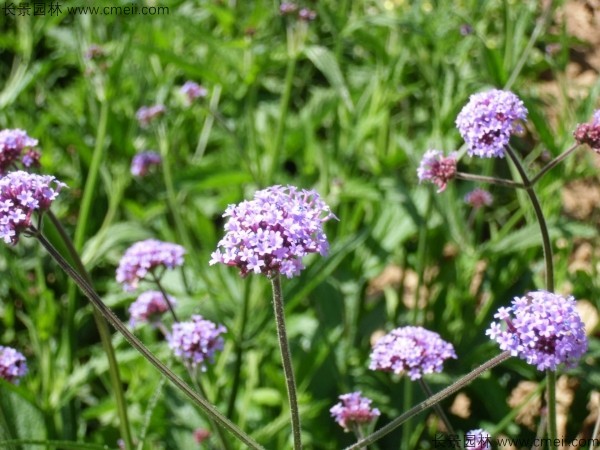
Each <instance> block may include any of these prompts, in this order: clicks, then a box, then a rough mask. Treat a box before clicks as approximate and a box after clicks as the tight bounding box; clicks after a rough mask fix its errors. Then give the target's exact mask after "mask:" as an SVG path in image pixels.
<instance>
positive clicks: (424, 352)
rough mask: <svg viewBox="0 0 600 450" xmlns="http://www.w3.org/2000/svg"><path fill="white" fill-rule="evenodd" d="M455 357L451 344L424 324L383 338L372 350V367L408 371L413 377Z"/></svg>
mask: <svg viewBox="0 0 600 450" xmlns="http://www.w3.org/2000/svg"><path fill="white" fill-rule="evenodd" d="M448 358H455V359H456V353H455V352H454V347H453V346H452V344H450V343H448V342H446V341H444V340H443V339H442V338H441V337H440V335H439V334H437V333H435V332H433V331H429V330H426V329H425V328H422V327H401V328H396V329H395V330H392V331H390V332H389V333H388V334H386V335H385V336H383V337H382V338H380V339H379V340H378V341H377V342H376V343H375V345H374V346H373V351H372V352H371V364H370V365H369V369H371V370H383V371H386V372H394V373H395V374H398V375H403V374H408V376H409V377H410V379H411V380H418V379H419V378H421V377H422V376H423V375H425V374H428V373H433V372H441V371H442V366H443V363H444V361H445V360H446V359H448Z"/></svg>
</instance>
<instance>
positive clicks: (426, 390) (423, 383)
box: [417, 378, 456, 436]
mask: <svg viewBox="0 0 600 450" xmlns="http://www.w3.org/2000/svg"><path fill="white" fill-rule="evenodd" d="M417 382H418V383H419V386H421V389H423V392H424V393H425V395H426V396H427V397H433V392H432V391H431V388H430V387H429V385H428V384H427V382H426V381H425V379H423V378H419V379H418V380H417ZM433 409H434V410H435V413H436V414H437V415H438V417H439V418H440V420H441V421H442V422H443V423H444V426H445V427H446V431H447V433H448V434H450V435H452V436H455V435H456V432H455V431H454V427H453V426H452V424H451V423H450V419H449V418H448V416H447V415H446V413H445V412H444V410H443V409H442V407H441V406H440V404H439V403H436V404H435V405H433Z"/></svg>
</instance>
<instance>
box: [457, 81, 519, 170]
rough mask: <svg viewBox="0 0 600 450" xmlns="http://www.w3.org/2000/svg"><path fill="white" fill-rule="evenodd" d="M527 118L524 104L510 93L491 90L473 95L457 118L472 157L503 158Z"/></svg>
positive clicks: (461, 133)
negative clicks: (509, 143)
mask: <svg viewBox="0 0 600 450" xmlns="http://www.w3.org/2000/svg"><path fill="white" fill-rule="evenodd" d="M526 119H527V109H526V108H525V105H523V102H522V101H521V100H520V99H519V97H517V96H516V95H515V94H513V93H512V92H510V91H501V90H498V89H492V90H490V91H487V92H482V93H480V94H474V95H471V97H470V99H469V102H468V103H467V105H466V106H465V107H464V108H463V109H462V111H461V112H460V113H459V114H458V117H457V118H456V126H457V127H458V131H459V132H460V135H461V136H462V137H463V139H464V140H465V142H466V143H467V147H468V150H467V153H468V154H469V155H470V156H481V157H483V158H493V157H498V158H503V157H504V149H505V147H506V146H507V145H508V141H509V139H510V136H511V134H513V133H515V132H517V133H518V132H521V131H522V127H521V125H520V123H519V121H524V120H526Z"/></svg>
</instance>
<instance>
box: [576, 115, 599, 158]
mask: <svg viewBox="0 0 600 450" xmlns="http://www.w3.org/2000/svg"><path fill="white" fill-rule="evenodd" d="M573 136H574V137H575V140H576V141H577V143H579V144H587V145H589V146H590V147H591V148H592V149H593V150H594V151H595V152H597V153H600V109H599V110H597V111H596V112H595V113H594V117H592V121H591V122H589V123H582V124H579V125H577V128H576V129H575V132H574V133H573Z"/></svg>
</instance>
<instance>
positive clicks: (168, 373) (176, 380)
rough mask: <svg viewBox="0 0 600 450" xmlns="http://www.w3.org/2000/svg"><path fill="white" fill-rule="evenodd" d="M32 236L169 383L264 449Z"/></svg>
mask: <svg viewBox="0 0 600 450" xmlns="http://www.w3.org/2000/svg"><path fill="white" fill-rule="evenodd" d="M31 228H32V229H31V231H32V234H33V235H35V236H36V237H37V239H38V240H39V241H40V243H41V244H42V246H43V247H44V248H45V249H46V251H47V252H48V253H49V254H50V256H52V258H53V259H54V260H55V261H56V262H57V264H58V265H59V266H60V267H61V269H63V270H64V271H65V272H66V273H67V275H69V277H71V278H72V279H73V281H75V283H76V284H77V286H79V288H80V289H81V290H82V291H83V293H84V294H85V296H86V297H87V298H88V299H89V300H90V302H91V303H92V304H93V305H94V307H95V308H97V309H98V310H99V311H100V312H101V314H102V315H103V316H104V317H105V318H106V319H107V320H108V321H109V322H110V324H111V325H112V326H113V327H114V328H115V329H116V330H117V331H118V332H119V333H121V334H122V335H123V337H124V338H125V339H126V340H127V342H129V343H130V344H131V346H132V347H134V348H135V349H136V350H137V351H138V352H140V353H141V354H142V355H143V356H144V358H146V359H147V360H148V361H149V362H150V363H151V364H152V365H153V366H154V367H156V368H157V369H158V371H159V372H160V373H161V374H163V375H164V376H165V377H167V378H168V379H169V381H171V382H172V383H173V384H174V385H175V386H176V387H177V388H178V389H180V390H181V391H182V392H183V393H184V394H186V395H187V396H188V397H189V398H190V399H191V400H192V401H193V402H194V403H195V404H197V405H198V406H199V407H200V408H201V409H202V410H204V412H206V413H207V414H208V415H210V416H211V417H213V418H214V419H215V421H216V422H218V423H219V424H220V425H221V426H222V427H223V428H225V429H227V430H228V431H229V432H230V433H231V434H233V435H234V436H235V437H237V438H238V439H239V440H240V441H242V442H243V443H244V444H246V445H247V446H248V447H249V448H252V449H259V450H260V449H263V447H262V446H261V445H260V444H258V443H257V442H256V441H255V440H254V439H252V438H251V437H250V436H248V435H247V434H246V433H244V432H243V431H242V430H241V429H239V428H238V427H237V426H236V425H235V424H234V423H232V422H231V421H230V420H229V419H227V417H225V416H224V415H223V414H221V413H220V412H219V411H218V410H217V409H216V408H215V407H214V406H213V405H212V404H210V403H209V402H208V401H206V400H205V399H204V398H203V397H202V396H200V395H199V394H198V393H197V392H196V391H194V390H193V389H192V388H191V387H190V386H189V385H188V384H187V383H186V382H185V381H183V380H182V379H181V378H180V377H178V376H177V375H176V374H175V373H174V372H173V371H172V370H171V369H169V368H168V367H167V366H165V365H164V364H163V363H162V362H161V361H160V360H159V359H158V358H157V357H156V356H155V355H154V354H153V353H152V352H151V351H150V350H148V348H147V347H146V346H145V345H144V344H143V343H142V341H140V340H139V339H138V338H137V337H136V336H135V335H134V334H133V333H132V332H131V331H129V329H128V328H127V327H126V326H125V325H124V324H123V323H122V322H121V320H120V319H119V318H118V317H117V316H116V315H115V313H114V312H113V311H112V310H111V309H110V308H109V307H108V306H106V305H105V304H104V302H103V301H102V299H101V298H100V296H99V295H98V294H97V293H96V291H95V290H94V289H93V288H92V287H91V286H90V284H89V283H87V281H86V280H85V278H84V277H82V276H81V275H80V274H79V273H78V272H77V271H75V270H74V269H73V268H72V267H71V266H70V265H69V263H68V262H67V261H66V260H65V259H64V258H63V257H62V255H61V254H60V253H59V252H58V251H57V250H56V249H55V248H54V246H53V245H52V244H51V243H50V242H49V241H48V240H47V239H46V238H45V237H44V235H42V234H41V233H39V231H38V230H37V229H35V228H33V227H31Z"/></svg>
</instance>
